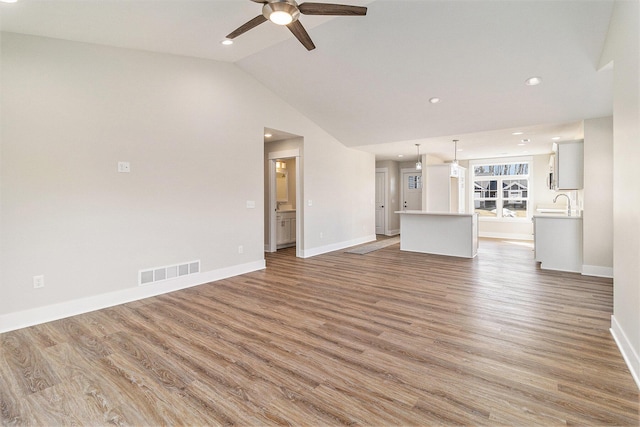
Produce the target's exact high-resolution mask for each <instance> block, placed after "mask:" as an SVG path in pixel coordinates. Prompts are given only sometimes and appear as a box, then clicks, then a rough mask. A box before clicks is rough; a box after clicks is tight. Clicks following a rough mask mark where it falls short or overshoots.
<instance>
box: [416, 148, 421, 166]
mask: <svg viewBox="0 0 640 427" xmlns="http://www.w3.org/2000/svg"><path fill="white" fill-rule="evenodd" d="M416 150H417V151H418V160H417V161H416V170H417V171H421V170H422V160H420V144H416Z"/></svg>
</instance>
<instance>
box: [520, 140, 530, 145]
mask: <svg viewBox="0 0 640 427" xmlns="http://www.w3.org/2000/svg"><path fill="white" fill-rule="evenodd" d="M530 141H531V140H530V139H523V140H522V142H523V143H525V144H526V143H527V142H530Z"/></svg>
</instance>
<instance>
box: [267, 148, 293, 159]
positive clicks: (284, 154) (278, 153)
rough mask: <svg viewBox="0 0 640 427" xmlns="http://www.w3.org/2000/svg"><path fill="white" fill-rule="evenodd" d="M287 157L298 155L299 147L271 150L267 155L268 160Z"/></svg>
mask: <svg viewBox="0 0 640 427" xmlns="http://www.w3.org/2000/svg"><path fill="white" fill-rule="evenodd" d="M289 157H300V149H299V148H294V149H291V150H282V151H271V152H270V153H269V155H268V158H269V160H276V159H286V158H289Z"/></svg>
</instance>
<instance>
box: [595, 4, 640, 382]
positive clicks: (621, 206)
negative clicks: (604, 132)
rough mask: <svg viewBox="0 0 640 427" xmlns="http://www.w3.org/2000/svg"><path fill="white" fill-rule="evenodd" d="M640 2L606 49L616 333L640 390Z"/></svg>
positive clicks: (615, 20) (620, 9)
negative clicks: (610, 65)
mask: <svg viewBox="0 0 640 427" xmlns="http://www.w3.org/2000/svg"><path fill="white" fill-rule="evenodd" d="M638 34H640V2H638V1H626V0H617V1H616V2H615V5H614V9H613V15H612V18H611V22H610V25H609V32H608V34H607V40H606V43H605V48H604V51H603V58H602V62H603V63H608V62H609V60H610V59H613V73H614V75H613V316H612V321H611V331H612V333H613V336H614V338H615V339H616V342H617V343H618V346H619V348H620V350H621V352H622V354H623V355H624V357H625V360H626V361H627V364H628V366H629V368H630V370H631V372H632V374H633V375H634V378H635V380H636V383H637V384H638V387H639V388H640V192H639V191H638V189H637V185H636V184H637V181H638V159H640V143H639V141H640V120H638V118H639V117H640V84H639V82H640V37H638Z"/></svg>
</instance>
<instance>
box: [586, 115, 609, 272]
mask: <svg viewBox="0 0 640 427" xmlns="http://www.w3.org/2000/svg"><path fill="white" fill-rule="evenodd" d="M584 170H585V174H584V192H583V202H584V214H583V220H582V222H583V251H582V252H583V267H582V273H583V274H588V275H596V276H604V277H613V192H612V191H611V190H612V189H613V117H602V118H598V119H590V120H585V121H584Z"/></svg>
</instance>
